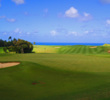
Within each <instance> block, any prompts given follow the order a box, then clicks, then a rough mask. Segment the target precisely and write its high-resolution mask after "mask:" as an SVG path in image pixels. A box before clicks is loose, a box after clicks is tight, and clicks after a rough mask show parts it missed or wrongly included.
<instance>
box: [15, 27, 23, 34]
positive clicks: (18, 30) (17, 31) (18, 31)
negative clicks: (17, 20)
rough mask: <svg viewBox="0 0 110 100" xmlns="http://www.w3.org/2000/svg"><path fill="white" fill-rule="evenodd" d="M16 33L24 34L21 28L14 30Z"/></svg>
mask: <svg viewBox="0 0 110 100" xmlns="http://www.w3.org/2000/svg"><path fill="white" fill-rule="evenodd" d="M14 32H15V33H20V34H21V33H22V31H21V30H20V29H19V28H16V29H15V30H14Z"/></svg>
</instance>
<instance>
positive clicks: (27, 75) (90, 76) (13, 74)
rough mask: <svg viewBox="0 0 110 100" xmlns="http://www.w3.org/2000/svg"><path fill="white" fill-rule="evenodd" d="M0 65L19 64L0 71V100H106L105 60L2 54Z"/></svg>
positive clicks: (109, 70) (108, 72)
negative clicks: (5, 63) (3, 63)
mask: <svg viewBox="0 0 110 100" xmlns="http://www.w3.org/2000/svg"><path fill="white" fill-rule="evenodd" d="M107 57H108V56H107ZM0 61H1V62H4V61H5V62H8V61H20V62H21V64H20V65H18V66H15V67H10V68H5V69H0V100H109V99H110V58H109V57H108V58H106V57H102V56H100V57H97V56H86V55H81V54H78V55H76V54H73V55H71V54H5V55H2V56H0ZM32 83H37V84H35V85H33V84H32Z"/></svg>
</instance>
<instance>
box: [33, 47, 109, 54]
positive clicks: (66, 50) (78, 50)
mask: <svg viewBox="0 0 110 100" xmlns="http://www.w3.org/2000/svg"><path fill="white" fill-rule="evenodd" d="M91 47H94V46H83V45H75V46H40V45H34V49H33V52H35V53H59V54H107V53H108V51H109V50H110V47H108V46H98V47H97V48H91Z"/></svg>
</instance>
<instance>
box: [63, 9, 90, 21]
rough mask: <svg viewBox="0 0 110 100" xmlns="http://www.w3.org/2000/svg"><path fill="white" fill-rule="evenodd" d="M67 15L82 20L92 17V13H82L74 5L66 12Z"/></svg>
mask: <svg viewBox="0 0 110 100" xmlns="http://www.w3.org/2000/svg"><path fill="white" fill-rule="evenodd" d="M65 16H66V17H68V18H77V19H78V20H80V21H89V20H91V19H92V16H91V14H89V13H86V12H84V13H83V15H81V14H79V12H78V10H77V9H76V8H74V7H71V8H70V9H69V10H67V11H66V12H65Z"/></svg>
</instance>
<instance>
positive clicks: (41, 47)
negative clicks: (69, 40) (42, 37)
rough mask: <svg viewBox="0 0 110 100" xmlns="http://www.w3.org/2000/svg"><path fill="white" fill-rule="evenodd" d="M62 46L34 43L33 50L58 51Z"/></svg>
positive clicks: (36, 51) (43, 51) (37, 51)
mask: <svg viewBox="0 0 110 100" xmlns="http://www.w3.org/2000/svg"><path fill="white" fill-rule="evenodd" d="M60 47H61V46H43V45H34V49H33V52H35V53H57V52H58V49H59V48H60Z"/></svg>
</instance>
